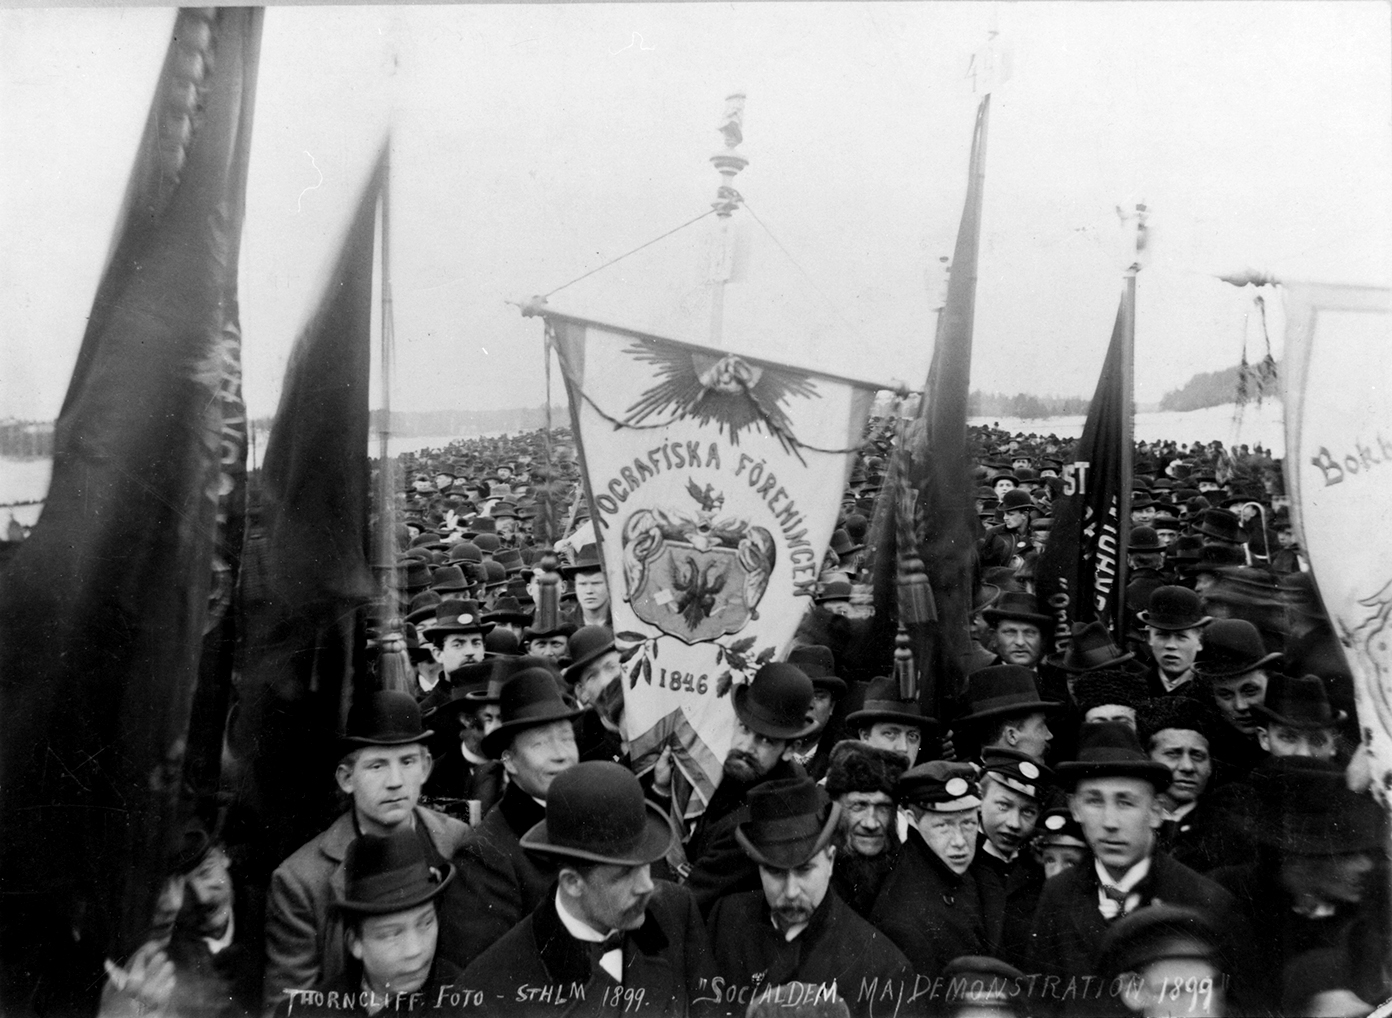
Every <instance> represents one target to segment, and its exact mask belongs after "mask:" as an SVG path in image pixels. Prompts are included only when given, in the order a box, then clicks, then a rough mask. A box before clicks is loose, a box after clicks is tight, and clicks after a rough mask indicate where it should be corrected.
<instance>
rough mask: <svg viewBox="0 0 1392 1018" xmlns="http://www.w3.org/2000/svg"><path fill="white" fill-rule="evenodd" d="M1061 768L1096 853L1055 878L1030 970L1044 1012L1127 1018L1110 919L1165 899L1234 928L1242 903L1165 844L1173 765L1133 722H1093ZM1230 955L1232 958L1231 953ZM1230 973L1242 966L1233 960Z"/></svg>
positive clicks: (1043, 898) (1043, 902)
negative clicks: (1112, 958) (1161, 844)
mask: <svg viewBox="0 0 1392 1018" xmlns="http://www.w3.org/2000/svg"><path fill="white" fill-rule="evenodd" d="M1152 603H1153V602H1152ZM1057 774H1058V777H1059V782H1060V784H1062V785H1063V786H1064V787H1065V788H1067V789H1069V790H1070V794H1069V808H1070V810H1071V811H1072V813H1073V817H1074V819H1076V820H1077V821H1078V823H1079V824H1080V825H1081V826H1082V828H1083V836H1084V837H1085V838H1086V840H1087V843H1088V847H1089V848H1090V849H1091V850H1092V855H1093V858H1092V861H1091V863H1090V864H1089V863H1087V862H1084V863H1082V864H1081V865H1078V866H1074V867H1073V868H1071V869H1067V870H1064V871H1063V872H1062V873H1060V874H1059V875H1058V876H1056V877H1054V878H1053V879H1051V880H1049V881H1048V882H1047V883H1046V884H1045V885H1044V891H1043V893H1042V894H1041V895H1040V896H1039V907H1038V908H1037V909H1036V911H1035V917H1034V928H1033V931H1032V934H1031V952H1030V955H1031V962H1030V966H1029V969H1030V971H1032V972H1038V973H1040V974H1041V975H1042V976H1043V977H1044V978H1043V979H1041V980H1040V985H1039V987H1038V991H1039V992H1038V995H1037V996H1038V1001H1037V1010H1039V1011H1040V1012H1041V1013H1045V1014H1050V1013H1058V1014H1063V1015H1068V1016H1084V1015H1124V1014H1126V1013H1127V1010H1126V1005H1125V1004H1124V1002H1123V1001H1122V1000H1121V999H1120V998H1118V997H1115V996H1113V995H1111V994H1110V993H1109V992H1108V991H1107V988H1106V986H1105V984H1104V981H1103V979H1102V975H1103V973H1102V959H1101V954H1102V941H1103V938H1104V937H1105V936H1106V934H1107V930H1108V927H1109V926H1110V925H1111V923H1112V922H1113V921H1114V920H1116V919H1117V918H1118V917H1120V916H1124V915H1127V914H1128V913H1131V912H1134V911H1135V910H1136V909H1138V908H1142V907H1144V906H1146V905H1148V904H1150V903H1152V902H1155V901H1163V902H1166V903H1168V904H1172V905H1182V906H1186V907H1189V908H1194V909H1197V910H1198V911H1200V912H1202V913H1204V914H1205V915H1206V916H1208V917H1209V918H1210V919H1212V920H1213V921H1214V922H1215V923H1216V924H1217V925H1219V927H1220V928H1223V929H1225V930H1226V928H1227V927H1226V925H1225V924H1226V923H1227V921H1228V917H1230V916H1232V915H1233V909H1234V904H1235V903H1234V901H1233V897H1232V895H1231V894H1229V893H1228V892H1227V891H1224V890H1223V889H1222V888H1221V887H1219V886H1218V885H1217V884H1215V883H1214V882H1213V881H1211V880H1208V879H1207V878H1205V877H1202V876H1200V875H1199V874H1197V873H1195V872H1194V871H1193V870H1191V869H1189V867H1187V866H1185V865H1183V864H1181V863H1177V862H1175V861H1174V860H1173V859H1171V858H1170V857H1169V856H1168V855H1166V854H1165V853H1164V852H1161V851H1159V850H1157V848H1156V843H1155V841H1156V839H1155V832H1156V831H1157V830H1158V828H1159V827H1160V823H1161V820H1162V813H1161V807H1160V798H1159V797H1160V794H1161V793H1162V792H1163V791H1164V790H1165V789H1167V788H1169V786H1170V784H1171V782H1172V781H1173V777H1172V775H1171V774H1170V769H1169V768H1168V767H1166V766H1165V765H1164V764H1162V763H1157V762H1155V761H1154V760H1151V759H1150V757H1148V756H1146V755H1145V753H1144V752H1142V750H1141V746H1140V742H1139V741H1138V740H1137V738H1136V733H1135V732H1134V731H1132V730H1131V729H1130V728H1129V727H1128V726H1127V725H1125V724H1123V723H1122V722H1119V721H1102V722H1096V723H1094V724H1089V725H1085V726H1084V729H1083V732H1082V734H1081V735H1080V736H1079V745H1078V759H1077V760H1071V761H1067V762H1065V763H1062V764H1059V766H1058V768H1057ZM1236 942H1237V941H1236V940H1235V939H1231V938H1230V939H1228V940H1227V941H1226V943H1229V944H1233V943H1236ZM1227 957H1228V959H1229V960H1231V959H1232V958H1233V957H1234V955H1233V953H1232V952H1231V951H1230V952H1229V953H1228V955H1227ZM1224 971H1226V972H1229V973H1235V972H1237V971H1238V969H1237V967H1236V966H1235V965H1232V964H1228V965H1226V966H1225V968H1224ZM1051 979H1052V982H1050V980H1051ZM1070 986H1071V987H1072V991H1071V992H1070V991H1069V987H1070Z"/></svg>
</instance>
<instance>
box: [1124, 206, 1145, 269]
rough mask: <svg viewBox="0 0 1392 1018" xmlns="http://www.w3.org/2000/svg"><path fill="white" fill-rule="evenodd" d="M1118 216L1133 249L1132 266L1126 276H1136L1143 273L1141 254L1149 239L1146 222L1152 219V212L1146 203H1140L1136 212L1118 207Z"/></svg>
mask: <svg viewBox="0 0 1392 1018" xmlns="http://www.w3.org/2000/svg"><path fill="white" fill-rule="evenodd" d="M1117 215H1118V216H1119V217H1120V218H1121V225H1122V229H1123V230H1125V231H1126V232H1127V235H1128V239H1129V241H1130V243H1129V245H1128V246H1129V247H1130V248H1131V264H1130V265H1129V266H1128V267H1127V269H1126V275H1128V276H1134V275H1135V274H1136V273H1137V272H1140V271H1141V252H1142V251H1144V250H1145V247H1146V240H1147V239H1148V237H1149V230H1148V229H1147V227H1146V220H1147V219H1149V218H1150V210H1149V209H1147V208H1146V206H1145V203H1144V202H1138V203H1137V204H1136V207H1135V211H1132V212H1127V211H1125V210H1123V209H1122V207H1121V206H1120V205H1118V206H1117Z"/></svg>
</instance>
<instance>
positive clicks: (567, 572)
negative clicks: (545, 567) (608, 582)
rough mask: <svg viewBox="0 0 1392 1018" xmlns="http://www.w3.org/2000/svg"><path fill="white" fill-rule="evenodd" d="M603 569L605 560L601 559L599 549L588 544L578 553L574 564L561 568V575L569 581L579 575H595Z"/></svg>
mask: <svg viewBox="0 0 1392 1018" xmlns="http://www.w3.org/2000/svg"><path fill="white" fill-rule="evenodd" d="M603 568H604V560H603V559H601V558H600V557H599V547H598V546H597V545H594V544H587V545H585V546H584V547H582V548H581V549H580V550H579V551H578V552H576V554H575V561H574V562H572V563H570V564H569V565H563V566H561V575H562V576H564V577H565V578H566V579H568V580H569V579H571V578H573V577H574V576H575V575H576V574H577V573H594V572H599V571H600V570H602V569H603Z"/></svg>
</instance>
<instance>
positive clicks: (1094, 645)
mask: <svg viewBox="0 0 1392 1018" xmlns="http://www.w3.org/2000/svg"><path fill="white" fill-rule="evenodd" d="M1135 656H1136V655H1135V654H1134V653H1131V652H1130V651H1128V652H1127V653H1125V654H1123V653H1122V652H1121V648H1120V647H1118V646H1117V645H1116V643H1115V642H1114V641H1113V640H1112V634H1111V633H1109V632H1107V627H1106V626H1104V625H1103V624H1102V623H1101V622H1098V621H1096V620H1094V621H1092V622H1088V623H1082V622H1075V623H1073V636H1072V639H1071V640H1070V642H1069V644H1068V649H1067V650H1066V651H1065V652H1064V653H1062V654H1056V655H1054V656H1053V657H1050V658H1049V659H1048V663H1049V664H1050V665H1052V666H1053V667H1055V668H1060V669H1062V670H1063V671H1065V672H1071V673H1073V674H1075V675H1077V674H1082V673H1084V672H1095V671H1100V670H1102V669H1104V668H1115V667H1116V666H1117V665H1120V664H1124V663H1126V662H1127V661H1130V660H1132V659H1134V658H1135Z"/></svg>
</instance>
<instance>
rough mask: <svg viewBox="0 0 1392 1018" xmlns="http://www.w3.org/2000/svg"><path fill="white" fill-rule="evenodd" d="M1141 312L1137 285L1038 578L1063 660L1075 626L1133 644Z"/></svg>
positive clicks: (1071, 466) (1120, 318)
mask: <svg viewBox="0 0 1392 1018" xmlns="http://www.w3.org/2000/svg"><path fill="white" fill-rule="evenodd" d="M1135 306H1136V305H1135V281H1134V278H1133V279H1128V280H1127V282H1126V289H1125V291H1124V292H1123V293H1122V298H1121V306H1120V307H1119V308H1118V309H1117V317H1116V325H1115V326H1114V327H1113V328H1112V342H1111V345H1110V346H1109V347H1108V348H1107V359H1106V360H1105V361H1104V362H1103V364H1102V375H1101V377H1100V378H1098V380H1097V391H1096V392H1095V393H1093V397H1092V405H1091V406H1090V407H1089V408H1088V416H1087V422H1086V423H1085V424H1084V425H1083V436H1082V438H1081V439H1079V441H1078V446H1077V451H1076V452H1075V453H1074V456H1073V462H1072V463H1068V464H1066V465H1065V466H1064V468H1063V497H1062V498H1059V499H1056V500H1055V501H1054V526H1053V529H1052V530H1051V531H1050V534H1049V543H1048V545H1047V547H1045V549H1044V553H1043V554H1042V555H1041V556H1040V557H1039V565H1038V567H1037V570H1036V574H1035V591H1036V593H1037V594H1038V596H1039V603H1040V604H1041V605H1045V606H1047V610H1048V612H1049V614H1050V615H1051V616H1052V617H1053V619H1054V647H1055V649H1056V650H1057V651H1058V652H1059V653H1062V652H1064V651H1066V650H1067V649H1068V645H1069V643H1070V641H1071V634H1072V627H1073V624H1074V623H1076V622H1091V621H1093V620H1094V619H1096V620H1100V621H1101V622H1103V623H1104V624H1105V625H1106V626H1107V628H1108V629H1109V630H1111V632H1112V634H1113V635H1114V636H1115V638H1116V640H1117V642H1118V644H1119V645H1121V644H1123V643H1124V640H1125V636H1126V618H1125V614H1126V548H1127V539H1128V537H1129V535H1130V520H1131V415H1132V409H1133V408H1132V403H1131V349H1132V344H1133V341H1134V337H1135Z"/></svg>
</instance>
